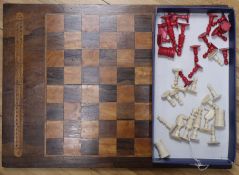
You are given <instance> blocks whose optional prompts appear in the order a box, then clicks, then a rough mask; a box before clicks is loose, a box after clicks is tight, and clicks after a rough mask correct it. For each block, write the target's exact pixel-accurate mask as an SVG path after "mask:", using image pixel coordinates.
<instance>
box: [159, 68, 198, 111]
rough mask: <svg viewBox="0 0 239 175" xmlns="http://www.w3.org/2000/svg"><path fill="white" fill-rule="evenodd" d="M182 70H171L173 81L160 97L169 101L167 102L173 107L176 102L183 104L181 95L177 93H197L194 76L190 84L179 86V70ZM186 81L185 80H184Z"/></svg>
mask: <svg viewBox="0 0 239 175" xmlns="http://www.w3.org/2000/svg"><path fill="white" fill-rule="evenodd" d="M181 71H182V70H181V69H178V68H175V69H173V70H172V72H173V74H174V81H173V84H172V86H171V89H170V90H166V91H165V92H164V93H163V94H162V95H161V98H162V99H163V100H166V101H168V102H169V104H170V105H171V106H173V107H175V106H176V105H177V103H178V104H179V105H183V101H182V99H181V97H180V96H179V93H180V92H181V93H183V94H184V95H185V93H193V94H196V93H197V91H196V90H197V79H196V78H194V79H193V81H190V85H188V86H181V85H180V84H179V77H180V75H181V74H180V72H181ZM185 81H187V80H185Z"/></svg>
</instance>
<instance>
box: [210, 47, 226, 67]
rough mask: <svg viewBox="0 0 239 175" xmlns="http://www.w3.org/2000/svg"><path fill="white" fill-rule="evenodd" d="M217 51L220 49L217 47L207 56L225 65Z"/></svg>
mask: <svg viewBox="0 0 239 175" xmlns="http://www.w3.org/2000/svg"><path fill="white" fill-rule="evenodd" d="M217 53H218V49H215V50H213V51H211V52H210V53H208V56H207V57H208V59H209V60H214V61H216V62H217V63H218V64H219V65H220V66H223V65H224V63H223V61H222V60H221V59H220V58H219V57H218V55H217Z"/></svg>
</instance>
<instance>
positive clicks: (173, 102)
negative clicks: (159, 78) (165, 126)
mask: <svg viewBox="0 0 239 175" xmlns="http://www.w3.org/2000/svg"><path fill="white" fill-rule="evenodd" d="M161 98H162V99H163V100H167V101H168V102H169V103H170V104H171V105H172V106H173V107H175V106H176V102H175V100H174V99H173V98H172V97H171V95H170V90H167V91H165V92H164V93H163V94H162V96H161Z"/></svg>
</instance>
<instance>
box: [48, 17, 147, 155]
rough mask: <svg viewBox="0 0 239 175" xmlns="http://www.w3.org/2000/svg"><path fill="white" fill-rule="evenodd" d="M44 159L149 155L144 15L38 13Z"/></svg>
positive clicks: (145, 18) (145, 21)
mask: <svg viewBox="0 0 239 175" xmlns="http://www.w3.org/2000/svg"><path fill="white" fill-rule="evenodd" d="M46 42H47V51H46V69H47V87H46V91H47V104H46V127H45V128H46V129H45V139H46V142H45V143H46V145H45V148H46V149H45V150H46V153H45V154H46V155H48V156H54V155H58V156H59V155H64V156H82V155H86V156H88V155H91V156H143V157H149V156H151V84H152V79H151V71H152V68H151V61H152V60H151V59H152V55H151V48H152V15H151V14H138V15H134V14H124V15H111V16H109V15H105V16H104V15H100V16H98V15H81V14H74V15H73V14H48V15H46Z"/></svg>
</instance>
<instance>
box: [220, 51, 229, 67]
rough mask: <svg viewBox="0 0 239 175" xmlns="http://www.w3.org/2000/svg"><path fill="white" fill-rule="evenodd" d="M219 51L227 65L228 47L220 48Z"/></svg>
mask: <svg viewBox="0 0 239 175" xmlns="http://www.w3.org/2000/svg"><path fill="white" fill-rule="evenodd" d="M220 51H221V52H222V55H223V58H224V64H225V65H228V63H229V61H228V58H227V57H228V49H227V48H222V49H220Z"/></svg>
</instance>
